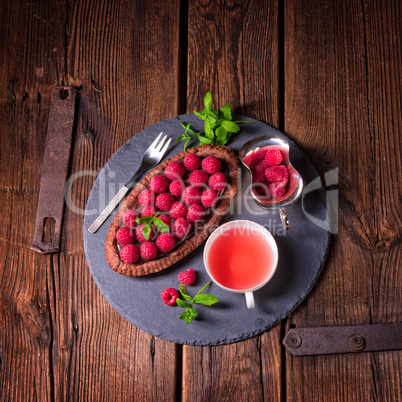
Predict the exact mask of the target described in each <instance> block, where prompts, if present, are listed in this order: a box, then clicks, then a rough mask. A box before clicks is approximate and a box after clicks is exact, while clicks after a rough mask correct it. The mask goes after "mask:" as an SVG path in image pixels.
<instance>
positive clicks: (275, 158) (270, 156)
mask: <svg viewBox="0 0 402 402" xmlns="http://www.w3.org/2000/svg"><path fill="white" fill-rule="evenodd" d="M282 159H283V156H282V152H281V151H280V150H279V149H278V148H275V147H272V148H270V149H268V151H267V153H266V154H265V160H266V162H267V163H268V165H269V166H277V165H279V164H280V163H281V162H282Z"/></svg>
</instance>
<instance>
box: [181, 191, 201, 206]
mask: <svg viewBox="0 0 402 402" xmlns="http://www.w3.org/2000/svg"><path fill="white" fill-rule="evenodd" d="M200 198H201V191H200V190H199V189H198V188H197V187H194V186H188V187H186V188H185V189H184V191H183V194H182V195H181V199H182V200H183V202H184V203H185V204H186V205H193V204H198V203H199V202H200Z"/></svg>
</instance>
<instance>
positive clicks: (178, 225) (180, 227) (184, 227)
mask: <svg viewBox="0 0 402 402" xmlns="http://www.w3.org/2000/svg"><path fill="white" fill-rule="evenodd" d="M190 232H191V223H188V222H187V221H186V220H185V219H184V218H178V219H176V220H175V221H174V223H173V234H174V236H175V237H177V238H178V239H182V238H183V237H186V236H188V235H189V234H190Z"/></svg>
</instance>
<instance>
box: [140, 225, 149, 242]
mask: <svg viewBox="0 0 402 402" xmlns="http://www.w3.org/2000/svg"><path fill="white" fill-rule="evenodd" d="M142 235H143V236H144V239H145V240H146V241H148V240H149V237H150V236H151V227H150V226H149V225H145V226H144V227H143V228H142Z"/></svg>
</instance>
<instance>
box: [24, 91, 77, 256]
mask: <svg viewBox="0 0 402 402" xmlns="http://www.w3.org/2000/svg"><path fill="white" fill-rule="evenodd" d="M76 98H77V90H76V89H74V88H71V87H57V88H56V89H55V90H54V92H53V95H52V100H51V104H50V113H49V121H48V125H47V133H46V143H45V153H44V157H43V165H42V176H41V180H40V191H39V202H38V210H37V214H36V224H35V233H34V238H33V242H32V245H31V249H32V250H35V251H37V252H38V253H42V254H50V253H58V252H59V251H60V234H61V225H62V220H63V210H64V191H65V185H66V180H67V173H68V166H69V161H70V151H71V142H72V137H73V127H74V113H75V104H76ZM48 218H50V219H54V232H53V234H52V236H51V239H50V240H49V241H47V240H46V239H45V238H44V225H45V220H46V219H48Z"/></svg>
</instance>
